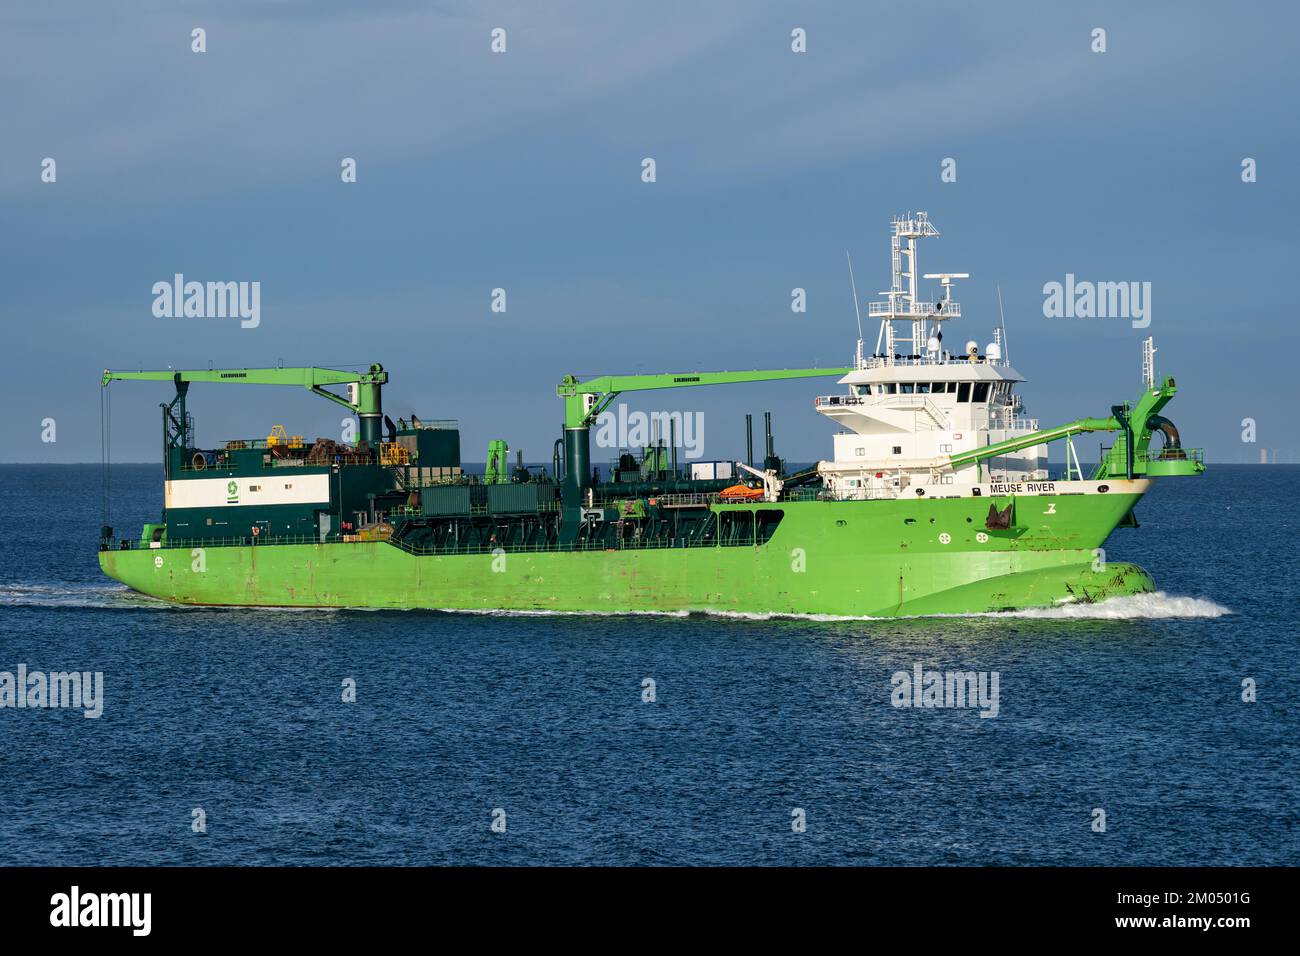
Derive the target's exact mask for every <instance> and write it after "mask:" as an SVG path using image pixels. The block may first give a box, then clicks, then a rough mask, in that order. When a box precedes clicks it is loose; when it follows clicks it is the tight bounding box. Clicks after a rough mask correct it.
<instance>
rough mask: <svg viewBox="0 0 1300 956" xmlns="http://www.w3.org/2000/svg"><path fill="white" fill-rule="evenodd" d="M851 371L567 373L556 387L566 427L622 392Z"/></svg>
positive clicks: (583, 421) (580, 424) (581, 424)
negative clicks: (595, 375) (584, 377)
mask: <svg viewBox="0 0 1300 956" xmlns="http://www.w3.org/2000/svg"><path fill="white" fill-rule="evenodd" d="M851 371H853V369H851V368H781V369H752V370H750V371H747V372H665V373H662V374H658V375H602V376H600V377H598V378H593V379H588V380H587V381H585V382H580V381H579V380H578V378H577V376H574V375H566V376H565V377H564V379H563V380H562V381H561V382H560V384H559V385H557V386H556V387H555V394H556V395H558V396H559V397H560V398H563V399H564V427H565V428H585V427H588V426H590V425H591V424H592V423H593V422H594V421H595V420H596V417H597V416H598V415H600V413H601V412H603V411H604V410H605V408H606V407H608V405H609V403H610V402H612V401H613V400H614V399H615V398H617V397H618V395H619V394H620V393H622V392H640V391H647V390H651V389H662V388H691V387H694V386H696V385H734V384H739V383H743V382H776V381H783V380H787V379H796V378H823V377H826V376H830V375H847V374H848V373H849V372H851ZM587 395H595V396H598V397H597V399H596V401H594V402H593V403H591V404H590V405H588V403H587V401H586V399H585V397H584V396H587Z"/></svg>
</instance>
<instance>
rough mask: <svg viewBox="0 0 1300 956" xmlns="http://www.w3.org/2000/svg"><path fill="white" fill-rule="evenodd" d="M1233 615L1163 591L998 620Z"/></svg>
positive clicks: (1015, 613) (1219, 606) (1033, 610)
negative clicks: (1014, 618) (1017, 618)
mask: <svg viewBox="0 0 1300 956" xmlns="http://www.w3.org/2000/svg"><path fill="white" fill-rule="evenodd" d="M1231 613H1233V612H1232V611H1231V609H1229V608H1226V607H1224V606H1223V605H1222V604H1218V603H1216V602H1214V601H1211V600H1210V599H1209V598H1197V597H1178V596H1176V595H1172V594H1166V593H1165V592H1164V591H1153V592H1152V593H1150V594H1125V595H1122V596H1120V597H1113V598H1109V599H1107V600H1105V601H1098V602H1097V603H1095V604H1085V603H1070V604H1058V605H1057V606H1056V607H1041V608H1025V609H1024V610H1021V611H1005V612H1002V613H1001V614H1000V615H995V616H1001V617H1033V618H1048V619H1053V618H1056V619H1062V620H1064V619H1069V618H1091V619H1093V620H1111V621H1132V620H1144V619H1147V620H1168V619H1171V618H1215V617H1223V616H1224V615H1227V614H1231Z"/></svg>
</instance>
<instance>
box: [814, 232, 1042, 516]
mask: <svg viewBox="0 0 1300 956" xmlns="http://www.w3.org/2000/svg"><path fill="white" fill-rule="evenodd" d="M938 235H939V230H937V229H936V228H935V227H934V225H933V224H932V223H931V222H930V220H929V217H928V216H927V215H926V214H925V213H924V212H918V213H916V214H912V213H908V214H906V215H905V216H899V217H896V218H895V219H894V221H893V235H892V237H891V242H890V251H891V257H892V264H893V269H892V272H893V281H892V283H891V285H890V288H889V290H888V291H885V292H882V293H880V295H882V296H884V300H883V301H880V302H871V303H869V304H868V306H867V314H868V315H869V316H872V317H876V318H879V319H880V332H879V335H878V336H877V339H876V350H875V352H874V353H873V354H871V355H865V354H864V351H863V342H862V340H861V339H859V340H858V347H857V356H856V361H855V369H854V371H852V372H850V373H849V374H848V375H846V376H844V378H842V379H840V384H841V385H845V386H847V387H848V392H847V393H845V394H840V395H824V396H821V397H819V398H817V399H816V406H817V410H818V411H819V412H821V413H822V414H823V415H825V416H826V417H827V418H830V419H831V420H832V421H834V422H835V423H836V424H837V425H839V426H840V427H841V428H842V429H843V431H841V432H840V433H839V434H837V435H836V436H835V438H834V442H835V444H834V452H835V457H834V460H832V461H824V462H821V463H820V465H819V468H818V470H819V471H820V473H821V475H822V478H823V481H824V483H825V486H826V488H827V490H828V491H829V492H830V493H831V494H832V495H834V496H835V497H837V498H875V497H894V496H896V495H898V494H900V493H902V491H903V490H904V489H906V488H915V487H917V486H926V487H927V488H928V489H929V491H930V492H931V493H932V494H934V495H936V496H941V495H943V494H945V493H948V494H961V493H962V489H964V488H965V487H966V486H970V485H976V484H979V483H981V482H986V481H993V480H997V481H1003V480H1005V481H1035V480H1042V479H1046V478H1047V445H1046V444H1041V445H1034V446H1032V447H1030V448H1025V449H1021V450H1020V451H1017V452H1014V453H1011V454H1007V455H1005V456H999V457H997V458H992V459H988V460H987V461H984V462H981V463H979V464H974V465H970V466H968V467H966V468H962V469H959V470H956V471H954V470H953V469H951V468H947V467H939V466H937V464H936V463H937V462H940V461H943V460H945V459H946V458H947V457H948V456H949V455H952V454H955V453H958V452H962V451H968V450H971V449H974V448H979V447H981V446H984V445H991V444H994V443H996V442H1001V441H1005V440H1007V439H1010V438H1017V437H1020V436H1023V435H1027V434H1029V433H1030V432H1034V431H1037V430H1038V421H1037V420H1036V419H1031V418H1026V417H1025V416H1024V409H1023V406H1022V404H1021V401H1020V398H1019V396H1017V395H1016V394H1015V387H1016V385H1017V384H1018V383H1020V382H1023V381H1024V380H1025V379H1024V377H1023V376H1022V375H1021V374H1020V373H1019V372H1017V371H1016V370H1015V369H1014V368H1013V367H1012V366H1011V364H1010V363H1009V362H1008V360H1007V349H1006V342H1005V340H1004V336H1003V333H1002V329H1001V328H997V329H995V330H994V331H993V337H992V341H991V342H989V343H988V344H987V345H986V346H985V347H984V348H983V349H982V350H981V349H980V347H979V344H978V343H977V342H975V341H973V340H972V341H967V342H964V343H962V344H960V346H959V347H958V348H956V349H953V348H952V346H951V344H950V343H948V342H946V341H945V340H944V332H943V329H944V326H945V324H946V323H948V322H950V321H952V320H953V319H956V318H959V317H960V316H961V305H960V304H959V303H957V302H956V301H954V300H953V298H952V290H953V284H954V283H955V281H956V280H958V279H965V278H969V276H968V275H967V274H966V273H961V272H956V273H954V272H947V273H926V274H924V275H923V276H922V277H923V278H926V279H936V280H938V282H939V287H940V290H941V291H940V295H939V296H938V297H937V298H934V299H928V298H924V297H923V296H922V294H921V292H920V290H919V288H918V285H917V276H918V272H919V268H920V267H919V265H918V263H917V240H919V239H922V238H928V237H931V236H938ZM895 323H903V325H902V326H901V327H900V328H896V327H895ZM932 486H934V487H932ZM943 486H953V487H952V488H951V490H949V489H947V488H944V487H943Z"/></svg>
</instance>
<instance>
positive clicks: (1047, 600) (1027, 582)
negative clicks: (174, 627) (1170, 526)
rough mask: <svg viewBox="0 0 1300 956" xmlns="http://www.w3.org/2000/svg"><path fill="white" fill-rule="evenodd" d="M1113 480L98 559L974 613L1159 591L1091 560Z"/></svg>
mask: <svg viewBox="0 0 1300 956" xmlns="http://www.w3.org/2000/svg"><path fill="white" fill-rule="evenodd" d="M1118 484H1119V482H1118V481H1112V483H1111V485H1112V488H1113V490H1112V491H1110V492H1109V493H1107V494H1060V495H1037V496H1028V495H1027V496H1020V497H1017V498H1016V499H1015V505H1016V508H1015V515H1016V517H1015V521H1014V522H1013V526H1012V527H1011V528H1010V529H1008V530H1005V531H992V530H988V529H987V528H986V527H985V519H986V517H987V514H988V509H989V506H990V504H991V503H996V504H997V505H998V506H999V507H1004V506H1005V505H1006V504H1007V503H1008V502H1009V501H1010V500H1011V499H1009V498H989V497H963V498H949V499H933V498H927V499H919V500H882V501H839V502H834V501H790V502H781V503H778V504H771V505H769V504H759V505H754V506H750V508H749V509H748V510H763V509H777V510H781V511H783V512H784V518H783V520H782V521H781V522H780V524H779V525H778V526H777V529H776V532H775V534H774V535H773V537H772V538H771V540H770V541H768V542H767V543H765V544H763V545H759V546H739V547H725V546H708V547H695V548H662V549H640V550H638V549H624V550H609V551H604V550H602V551H534V552H509V553H507V552H500V551H496V552H492V551H484V552H482V553H475V554H445V555H428V556H415V555H411V554H408V553H406V552H404V551H402V550H400V549H399V548H397V547H396V546H394V545H392V544H389V543H387V542H382V541H375V542H357V543H337V544H333V543H332V544H305V545H288V544H286V545H270V544H268V545H256V546H252V547H208V548H205V549H204V555H203V557H204V560H203V561H202V562H196V561H195V558H196V557H197V555H195V554H194V552H193V551H192V550H191V549H189V548H168V547H162V548H135V549H131V550H106V551H101V552H100V565H101V567H102V568H103V569H104V571H105V573H107V574H108V575H110V576H112V577H114V578H116V579H117V580H119V581H122V582H123V583H125V584H127V585H128V586H130V587H132V588H134V589H136V590H137V591H141V592H143V593H145V594H151V595H154V596H155V597H159V598H163V599H165V600H169V601H175V602H179V603H185V604H220V605H274V606H280V605H285V606H323V607H390V608H448V609H503V610H534V609H546V610H555V611H606V612H625V611H689V610H700V611H705V610H713V611H729V612H741V613H754V614H768V613H777V614H786V613H796V614H829V615H848V616H860V615H866V616H890V615H906V614H942V613H978V612H983V611H989V610H1003V609H1008V608H1023V607H1045V606H1051V605H1054V604H1056V603H1058V602H1061V601H1065V600H1100V599H1104V598H1107V597H1113V596H1116V595H1120V594H1133V593H1142V592H1147V591H1152V590H1154V584H1153V582H1152V580H1151V578H1150V577H1149V576H1148V575H1147V574H1146V572H1144V571H1143V570H1142V569H1140V568H1138V567H1136V566H1134V565H1131V564H1113V563H1112V564H1109V565H1106V566H1104V567H1099V568H1097V569H1096V570H1094V560H1095V554H1094V549H1096V548H1100V547H1101V545H1102V543H1103V542H1104V541H1105V539H1106V538H1107V536H1108V535H1109V534H1110V532H1111V530H1112V529H1114V528H1115V526H1116V525H1117V524H1119V522H1120V521H1121V520H1122V519H1123V518H1124V516H1125V515H1126V514H1128V512H1129V510H1130V509H1131V508H1132V507H1133V505H1134V504H1135V503H1136V502H1137V501H1138V500H1139V499H1140V498H1141V496H1142V493H1143V492H1144V491H1145V490H1146V484H1147V483H1146V482H1135V483H1133V484H1132V485H1127V484H1125V486H1124V488H1120V487H1115V486H1116V485H1118ZM715 510H719V511H721V510H737V509H734V508H726V507H718V508H715ZM968 519H969V520H968ZM944 537H946V538H947V543H945V542H944ZM981 537H982V538H984V539H985V540H981ZM198 566H201V567H202V568H204V570H202V571H196V570H193V569H194V567H198Z"/></svg>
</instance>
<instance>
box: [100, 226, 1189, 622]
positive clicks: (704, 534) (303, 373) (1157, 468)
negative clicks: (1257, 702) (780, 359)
mask: <svg viewBox="0 0 1300 956" xmlns="http://www.w3.org/2000/svg"><path fill="white" fill-rule="evenodd" d="M938 234H939V233H938V230H937V229H935V227H934V226H933V224H932V223H931V222H930V221H929V218H928V217H927V215H926V214H925V213H916V214H911V213H909V214H907V215H905V216H900V217H898V218H896V219H895V220H894V221H893V228H892V236H891V254H892V262H893V284H892V286H891V288H890V290H889V291H888V292H886V293H882V295H883V296H884V299H883V300H882V301H878V302H871V303H869V304H868V315H869V316H871V317H875V318H879V320H880V324H881V327H880V334H879V337H878V339H877V344H876V349H875V351H874V352H873V353H872V354H867V353H866V351H865V348H864V343H863V340H862V339H861V338H859V340H858V346H857V352H856V355H855V361H854V363H853V365H852V366H848V367H844V368H804V369H779V370H778V369H772V370H756V371H749V372H687V373H677V374H673V373H667V374H662V375H630V376H618V375H610V376H602V377H597V378H593V379H589V380H586V381H580V380H579V379H578V378H575V377H573V376H566V377H565V378H564V379H563V380H562V381H561V382H560V384H559V385H558V387H557V395H558V397H559V398H560V399H562V400H563V404H564V428H563V435H562V437H561V438H559V439H557V440H556V442H555V446H554V449H553V453H552V456H551V466H550V468H549V469H547V468H546V467H543V466H536V465H534V466H525V465H524V463H523V459H522V456H519V458H518V460H517V462H516V463H515V464H514V465H511V463H510V461H509V449H508V446H507V444H506V442H505V441H502V440H494V441H492V442H490V443H489V446H488V454H487V462H486V467H485V469H484V473H483V474H481V475H479V474H469V473H467V472H466V471H465V470H464V469H463V467H462V462H461V448H460V433H459V429H458V427H457V424H456V422H454V421H448V420H438V421H423V420H420V419H418V418H416V417H415V416H412V417H411V418H410V419H409V420H407V419H405V418H402V419H399V421H397V422H393V421H392V420H391V418H389V417H387V416H386V415H385V414H384V411H383V402H382V391H383V386H384V385H385V384H386V383H387V381H388V373H387V372H386V371H385V370H384V369H383V367H382V366H380V365H378V364H375V365H370V366H369V367H368V368H366V369H365V370H364V371H346V370H337V369H325V368H246V369H207V370H192V371H176V370H167V371H136V372H130V371H105V372H104V376H103V385H105V386H107V385H108V384H109V383H110V382H113V381H170V382H172V383H173V384H174V386H175V390H176V391H175V396H174V398H172V400H171V401H170V402H168V403H167V404H164V405H163V406H162V411H163V415H162V417H163V466H164V509H163V512H162V516H161V519H160V520H159V521H158V522H157V523H151V524H146V525H145V526H144V529H143V531H142V533H141V534H140V536H139V537H138V538H132V537H127V538H120V539H119V538H117V537H115V536H114V533H113V529H112V528H111V527H110V526H108V525H107V524H105V526H104V528H103V530H102V533H101V540H100V550H99V561H100V566H101V568H102V569H103V570H104V573H105V574H107V575H109V576H110V577H112V578H115V579H116V580H118V581H121V582H123V583H124V584H126V585H127V586H129V587H131V588H133V589H135V590H136V591H139V592H142V593H144V594H147V595H152V596H154V597H157V598H161V599H163V600H166V601H170V602H176V603H179V604H199V605H233V606H263V607H283V606H293V607H337V608H347V607H355V608H429V609H445V610H475V611H479V610H506V611H558V612H607V613H634V612H661V613H662V612H669V613H671V612H676V613H681V612H691V611H703V612H722V613H726V612H731V613H741V614H755V615H787V614H792V615H831V616H848V617H883V616H896V615H925V614H969V613H983V612H988V611H1003V610H1012V609H1022V608H1030V607H1051V606H1053V605H1056V604H1060V603H1062V602H1076V601H1088V602H1091V601H1100V600H1105V599H1107V598H1111V597H1116V596H1121V595H1129V594H1138V593H1143V592H1149V591H1153V590H1154V589H1155V585H1154V583H1153V582H1152V580H1151V577H1150V576H1149V575H1148V574H1147V573H1146V572H1145V571H1143V570H1142V569H1141V568H1140V567H1137V566H1136V565H1133V564H1124V563H1115V562H1109V561H1107V560H1106V553H1105V551H1104V549H1103V545H1104V544H1105V542H1106V540H1107V538H1108V537H1109V536H1110V534H1111V532H1112V531H1114V530H1115V529H1116V528H1117V527H1136V526H1137V522H1136V519H1135V517H1134V506H1135V505H1136V504H1137V502H1138V501H1139V499H1141V497H1142V496H1143V495H1144V494H1145V493H1146V491H1147V490H1148V489H1149V488H1150V486H1151V482H1152V481H1153V480H1155V479H1156V478H1160V477H1171V476H1180V475H1197V474H1200V473H1201V472H1203V471H1204V467H1205V466H1204V462H1203V457H1202V455H1201V453H1200V451H1199V450H1198V449H1191V448H1184V447H1183V446H1182V444H1181V441H1180V438H1179V434H1178V431H1177V429H1176V428H1175V427H1174V426H1173V424H1172V423H1171V422H1170V421H1169V420H1168V419H1166V418H1165V417H1164V416H1163V415H1162V414H1161V412H1162V410H1163V409H1164V407H1165V406H1166V405H1167V404H1168V403H1169V401H1170V400H1171V399H1172V398H1173V397H1174V394H1175V392H1176V386H1175V383H1174V379H1173V378H1172V377H1165V378H1163V379H1160V380H1157V378H1156V375H1155V370H1154V345H1153V344H1152V341H1151V340H1150V339H1148V340H1147V341H1146V342H1145V343H1144V351H1143V382H1142V391H1141V393H1140V394H1139V395H1138V397H1137V399H1136V400H1134V401H1132V402H1124V403H1122V404H1119V405H1114V406H1112V407H1111V409H1110V414H1109V415H1106V416H1103V417H1099V418H1081V419H1078V420H1076V421H1072V422H1069V423H1067V424H1064V425H1059V426H1057V427H1054V428H1045V429H1043V428H1039V426H1038V422H1037V421H1035V420H1033V419H1029V418H1026V417H1024V414H1023V412H1024V408H1023V405H1022V403H1021V400H1020V398H1019V396H1018V395H1016V394H1014V388H1015V386H1016V385H1017V384H1018V383H1020V382H1022V381H1024V379H1023V378H1022V377H1021V376H1020V374H1019V373H1018V372H1017V371H1016V370H1015V369H1014V368H1013V367H1012V366H1011V365H1010V363H1009V361H1008V359H1007V357H1006V347H1005V336H1004V334H1003V332H1002V330H1001V329H998V330H995V332H994V336H993V341H992V342H990V343H989V344H988V345H987V346H985V348H984V349H983V350H981V349H980V347H979V346H978V344H977V343H976V342H974V341H971V342H967V343H966V346H965V348H964V349H962V350H960V351H958V352H955V353H954V352H951V351H949V350H948V349H947V348H946V347H945V346H944V344H943V327H944V325H945V324H946V323H947V322H949V321H952V320H954V319H957V318H960V316H961V307H960V304H959V303H958V302H956V301H955V300H954V299H953V298H952V290H953V285H954V283H955V280H957V279H962V278H967V276H966V275H965V274H964V273H935V274H926V275H925V276H924V277H925V278H929V279H937V280H939V283H940V286H941V297H940V298H939V299H938V300H937V301H930V300H929V299H926V298H923V297H922V295H921V293H920V291H919V290H918V287H917V276H918V273H919V266H918V264H917V242H918V240H919V239H922V238H926V237H930V236H937V235H938ZM855 299H856V296H855ZM825 376H834V377H836V378H838V379H839V381H840V384H841V385H844V386H846V387H847V388H846V391H844V392H843V393H841V394H837V395H827V396H820V397H817V398H815V399H814V403H815V407H816V409H817V410H818V411H819V412H821V413H822V414H823V415H825V416H826V417H828V418H830V419H831V420H832V421H833V422H834V423H835V424H836V426H838V427H839V429H840V432H839V434H836V435H834V436H833V446H834V454H833V456H832V457H831V458H830V459H827V460H825V461H821V462H818V463H817V464H816V465H814V466H812V467H809V468H804V469H800V470H797V471H793V472H792V471H790V470H789V469H787V468H786V466H785V462H784V461H783V460H782V459H781V458H780V457H778V456H777V455H776V453H775V450H774V447H773V439H772V433H771V427H770V417H769V419H768V425H767V427H766V429H765V447H764V455H763V457H762V459H761V460H760V461H757V462H756V461H755V459H754V455H753V447H752V445H753V442H752V434H753V431H752V423H751V422H750V420H749V417H748V416H747V438H748V444H749V447H748V449H747V459H746V460H745V461H743V462H742V461H736V462H729V461H714V462H700V461H679V456H678V449H679V442H678V437H679V435H680V432H681V426H682V422H681V418H680V416H679V415H678V413H672V414H667V413H664V414H662V415H661V416H660V418H659V419H658V420H657V422H656V424H657V425H658V426H659V427H658V428H657V429H654V434H653V437H651V438H650V439H648V440H645V441H644V442H643V443H642V444H641V445H640V446H639V447H636V448H627V447H619V448H616V449H615V455H616V460H615V461H613V462H611V463H609V464H607V465H605V466H604V468H603V469H602V467H601V466H599V465H596V466H593V462H592V452H591V445H592V434H591V433H592V430H593V428H596V429H597V433H598V439H599V438H600V434H601V433H600V423H601V421H602V417H601V416H602V415H607V414H608V409H609V407H610V404H611V402H612V401H613V400H614V399H615V398H616V397H617V396H619V395H620V394H622V393H625V392H631V391H639V390H650V389H678V388H689V387H698V386H705V385H722V384H736V383H745V382H758V381H771V380H779V379H798V378H815V377H825ZM195 382H210V383H224V384H232V383H238V384H250V385H292V386H298V387H304V388H307V389H309V390H311V391H312V392H313V393H315V394H317V395H319V396H322V397H324V398H326V399H328V400H330V401H333V402H336V403H338V404H340V405H343V406H345V407H347V408H348V409H349V410H350V411H351V412H352V413H353V414H354V415H355V417H356V423H357V430H356V434H355V435H354V436H349V437H348V440H340V441H335V440H332V439H324V438H318V439H316V440H315V441H311V442H307V441H304V440H303V439H301V438H299V437H296V436H290V435H288V434H287V433H285V431H284V430H283V429H282V428H280V427H279V426H277V427H276V428H275V429H274V430H273V431H272V433H271V434H270V435H268V436H267V437H266V438H264V439H244V440H234V441H228V442H225V443H224V444H223V445H222V446H221V447H218V448H200V447H197V445H196V443H195V441H194V438H193V435H194V425H193V420H192V418H191V416H190V414H189V413H188V411H187V410H186V399H187V394H188V390H189V386H190V385H191V384H192V383H195ZM340 388H342V389H345V391H339V389H340ZM1086 432H1108V433H1111V434H1112V435H1113V436H1114V437H1113V442H1112V444H1111V445H1110V446H1109V447H1108V448H1105V449H1103V452H1102V455H1101V461H1100V463H1099V464H1098V465H1097V466H1096V467H1095V469H1093V470H1092V471H1091V473H1090V474H1089V475H1087V476H1085V475H1084V473H1083V470H1082V467H1081V465H1080V464H1079V458H1078V455H1077V453H1076V452H1075V450H1074V446H1073V441H1072V438H1073V437H1074V436H1076V435H1079V434H1082V433H1086ZM1157 435H1158V436H1159V440H1158V443H1157V442H1155V441H1153V439H1155V438H1156V436H1157ZM352 439H355V440H352ZM1054 441H1061V442H1064V443H1065V445H1066V466H1065V469H1064V471H1063V472H1062V473H1060V474H1056V475H1051V474H1049V472H1048V470H1047V447H1048V444H1049V443H1050V442H1054ZM597 444H598V446H599V445H609V444H611V443H610V442H608V441H603V440H598V442H597Z"/></svg>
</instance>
